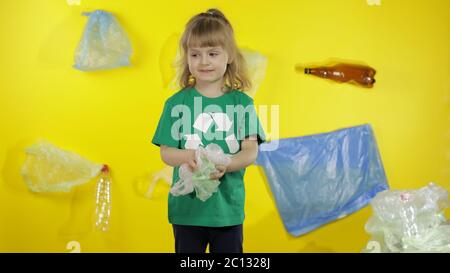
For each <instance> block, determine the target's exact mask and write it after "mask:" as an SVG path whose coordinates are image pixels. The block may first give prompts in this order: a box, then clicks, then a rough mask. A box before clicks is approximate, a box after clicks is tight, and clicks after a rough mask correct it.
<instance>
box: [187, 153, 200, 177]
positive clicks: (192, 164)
mask: <svg viewBox="0 0 450 273" xmlns="http://www.w3.org/2000/svg"><path fill="white" fill-rule="evenodd" d="M186 163H187V164H188V167H189V170H190V171H191V172H192V173H194V172H196V171H197V169H198V168H197V160H196V159H195V150H192V153H191V155H190V157H189V159H188V162H186Z"/></svg>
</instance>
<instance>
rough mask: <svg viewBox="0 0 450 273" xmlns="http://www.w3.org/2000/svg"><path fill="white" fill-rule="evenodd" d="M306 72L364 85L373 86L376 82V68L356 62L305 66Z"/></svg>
mask: <svg viewBox="0 0 450 273" xmlns="http://www.w3.org/2000/svg"><path fill="white" fill-rule="evenodd" d="M304 72H305V74H311V75H315V76H318V77H321V78H327V79H330V80H334V81H337V82H349V83H355V84H358V85H360V86H363V87H368V88H371V87H373V84H374V83H375V78H374V76H375V73H376V71H375V69H373V68H371V67H368V66H364V65H356V64H346V63H339V64H336V65H333V66H320V67H314V68H305V70H304Z"/></svg>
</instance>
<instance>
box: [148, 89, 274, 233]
mask: <svg viewBox="0 0 450 273" xmlns="http://www.w3.org/2000/svg"><path fill="white" fill-rule="evenodd" d="M249 135H257V138H258V144H261V143H262V142H264V141H265V134H264V131H263V129H262V127H261V124H260V122H259V119H258V117H257V115H256V112H255V107H254V105H253V99H252V98H250V97H249V96H248V95H246V94H244V93H243V92H241V91H238V90H231V91H230V92H227V93H225V94H223V95H221V96H219V97H216V98H209V97H205V96H203V95H202V94H200V93H199V92H198V91H197V90H196V89H195V88H193V87H186V88H184V89H182V90H180V91H178V92H177V93H176V94H174V95H173V96H171V97H170V98H169V99H168V100H167V101H166V103H165V105H164V110H163V113H162V115H161V118H160V120H159V123H158V127H157V129H156V132H155V135H154V136H153V140H152V143H153V144H155V145H157V146H160V145H166V146H169V147H175V148H178V149H196V148H197V147H198V146H199V145H202V146H204V147H206V146H207V145H208V144H209V143H216V144H218V145H219V146H220V147H221V148H222V149H223V151H224V152H225V153H227V154H236V153H238V152H239V151H240V150H241V148H240V146H241V142H242V140H243V139H245V137H247V136H249ZM178 169H179V167H175V168H174V171H173V180H172V185H173V184H174V183H175V182H177V181H178V179H179V176H178ZM244 173H245V168H244V169H241V170H239V171H235V172H227V173H225V174H224V176H222V178H221V179H220V185H219V189H218V191H217V192H216V193H214V194H213V195H212V196H211V197H210V198H209V199H207V200H206V201H205V202H203V201H201V200H199V199H198V198H197V197H196V195H195V191H194V192H192V193H190V194H188V195H184V196H177V197H175V196H173V195H172V194H170V193H169V202H168V204H169V222H170V223H172V224H178V225H192V226H209V227H221V226H232V225H239V224H242V223H243V221H244V199H245V191H244V179H243V178H244Z"/></svg>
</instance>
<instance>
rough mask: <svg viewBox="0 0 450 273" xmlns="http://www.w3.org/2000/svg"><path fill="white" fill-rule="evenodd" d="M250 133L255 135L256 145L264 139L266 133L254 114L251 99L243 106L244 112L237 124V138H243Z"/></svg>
mask: <svg viewBox="0 0 450 273" xmlns="http://www.w3.org/2000/svg"><path fill="white" fill-rule="evenodd" d="M251 135H256V136H257V140H258V145H260V144H261V143H263V142H265V141H266V135H265V133H264V130H263V128H262V126H261V122H260V121H259V118H258V115H257V114H256V110H255V105H254V104H253V100H252V101H250V102H249V103H248V104H247V105H246V106H245V111H244V114H243V115H242V116H241V119H240V122H239V125H238V139H239V140H244V139H245V138H246V137H248V136H251Z"/></svg>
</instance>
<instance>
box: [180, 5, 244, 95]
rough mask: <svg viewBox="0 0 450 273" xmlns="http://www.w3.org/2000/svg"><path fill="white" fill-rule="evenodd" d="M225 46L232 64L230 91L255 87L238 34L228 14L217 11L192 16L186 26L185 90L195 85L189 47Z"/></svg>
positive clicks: (228, 74)
mask: <svg viewBox="0 0 450 273" xmlns="http://www.w3.org/2000/svg"><path fill="white" fill-rule="evenodd" d="M207 46H210V47H213V46H222V47H223V48H224V49H225V50H226V52H227V53H228V56H229V60H228V62H229V64H227V69H226V72H225V74H224V78H225V85H226V86H227V87H228V89H238V90H241V91H246V90H249V89H250V88H251V82H250V79H249V77H248V75H247V67H246V63H245V59H244V57H243V56H242V53H241V52H240V51H239V48H238V47H237V45H236V41H235V39H234V31H233V27H232V26H231V24H230V22H229V21H228V20H227V19H226V18H225V15H223V13H222V12H221V11H219V10H217V9H209V10H208V11H207V12H202V13H200V14H197V15H195V16H194V17H192V18H191V19H190V20H189V22H188V23H187V24H186V29H185V31H184V33H183V36H182V37H181V40H180V53H181V58H180V62H179V66H180V69H181V74H180V79H179V83H180V86H181V87H182V88H185V87H188V86H193V85H195V81H193V80H192V76H191V73H190V71H189V66H188V63H187V52H188V49H189V47H207Z"/></svg>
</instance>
